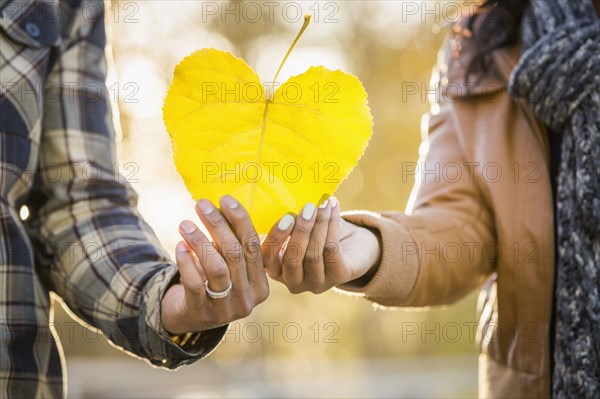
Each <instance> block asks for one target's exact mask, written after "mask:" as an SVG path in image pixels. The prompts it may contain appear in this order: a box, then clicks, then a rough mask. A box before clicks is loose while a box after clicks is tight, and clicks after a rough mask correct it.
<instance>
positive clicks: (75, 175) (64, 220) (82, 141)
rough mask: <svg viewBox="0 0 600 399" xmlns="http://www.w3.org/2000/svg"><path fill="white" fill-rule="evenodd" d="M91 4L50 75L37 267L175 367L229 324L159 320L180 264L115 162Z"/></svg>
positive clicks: (74, 305) (105, 322)
mask: <svg viewBox="0 0 600 399" xmlns="http://www.w3.org/2000/svg"><path fill="white" fill-rule="evenodd" d="M84 4H85V2H84ZM94 4H95V7H88V8H87V11H86V12H85V13H84V12H75V13H73V15H74V18H75V20H74V22H73V27H72V28H71V34H70V37H69V38H68V40H65V41H64V43H63V44H62V47H61V48H60V49H57V51H56V54H55V57H54V62H53V65H52V66H51V68H50V69H49V74H48V78H47V81H46V82H45V87H46V92H47V93H48V95H46V96H45V97H44V118H43V122H42V135H41V139H40V144H39V145H40V148H39V154H40V156H39V164H38V167H37V173H36V180H37V181H36V183H35V186H36V187H37V189H36V192H35V194H34V195H33V196H32V198H31V200H30V209H31V217H30V220H29V222H28V229H29V232H30V236H31V237H32V241H33V244H34V245H35V248H36V256H37V263H38V266H37V269H38V270H37V271H38V273H39V275H40V276H41V278H42V280H43V282H44V284H46V286H47V287H48V288H49V289H50V290H52V291H54V292H56V293H57V294H58V295H59V296H60V297H61V298H62V299H63V300H64V302H65V303H66V304H67V306H68V307H69V308H70V309H71V310H72V311H73V312H74V313H75V314H76V315H77V316H78V317H79V318H81V320H83V321H84V322H85V323H88V324H89V325H91V326H93V327H96V328H98V329H100V330H101V331H102V332H103V333H104V334H105V335H106V336H107V337H108V338H109V339H110V340H111V341H112V342H113V343H114V344H116V345H117V346H119V347H121V348H122V349H124V350H125V351H128V352H130V353H132V354H134V355H137V356H139V357H142V358H144V359H147V360H149V361H150V362H151V363H152V364H154V365H158V366H162V367H166V368H176V367H178V366H180V365H183V364H187V363H191V362H193V361H195V360H197V359H200V358H202V357H204V356H206V355H207V354H208V353H210V352H211V351H212V350H213V349H214V348H215V347H216V346H217V344H218V343H219V342H220V340H221V338H222V337H223V335H224V333H225V331H226V329H227V326H223V327H219V328H215V329H212V330H207V331H204V332H202V333H198V334H194V335H193V336H189V335H188V336H185V337H171V336H170V335H169V333H168V332H167V331H166V330H165V329H164V327H163V326H162V323H161V315H160V312H161V309H160V303H161V298H162V296H163V294H164V292H165V291H166V289H167V288H168V287H169V285H170V284H175V283H177V282H178V278H179V276H178V271H177V267H176V265H174V264H173V263H172V262H171V261H170V260H169V257H168V255H167V254H166V252H165V251H164V249H163V248H162V247H161V245H160V243H159V242H158V240H157V238H156V236H155V234H154V232H153V231H152V229H151V228H150V227H149V226H148V225H147V224H146V223H145V222H144V220H143V219H142V218H141V216H140V215H139V213H138V211H137V209H136V203H137V196H136V193H135V192H134V191H133V189H132V188H131V186H130V185H129V184H128V183H127V182H126V181H125V180H124V178H123V177H122V176H121V175H119V173H118V172H117V170H115V169H117V168H116V167H115V165H116V160H115V142H114V141H115V133H114V126H113V122H112V116H111V111H110V102H109V95H108V93H107V88H106V84H105V80H106V72H107V61H106V56H105V44H106V34H105V27H104V21H103V13H102V12H101V10H103V2H102V1H97V2H95V3H94ZM94 9H95V10H98V15H95V18H92V17H94V16H91V15H90V12H89V11H90V10H94ZM52 58H53V57H50V59H52ZM178 343H179V344H178Z"/></svg>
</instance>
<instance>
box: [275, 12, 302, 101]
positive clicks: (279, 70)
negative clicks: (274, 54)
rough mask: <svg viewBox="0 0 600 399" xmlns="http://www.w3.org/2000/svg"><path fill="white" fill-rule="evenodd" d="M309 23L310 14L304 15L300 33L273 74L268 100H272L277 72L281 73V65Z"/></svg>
mask: <svg viewBox="0 0 600 399" xmlns="http://www.w3.org/2000/svg"><path fill="white" fill-rule="evenodd" d="M309 23H310V14H306V15H305V16H304V24H302V28H300V32H298V35H296V38H295V39H294V42H293V43H292V45H291V46H290V48H289V49H288V51H287V53H285V57H283V60H282V61H281V64H279V69H278V70H277V73H275V77H274V78H273V84H272V85H271V90H269V91H270V93H269V99H273V95H274V92H273V89H274V88H275V82H277V77H278V76H279V72H281V69H282V68H283V64H285V62H286V61H287V59H288V57H289V56H290V53H291V52H292V50H293V49H294V47H296V44H298V41H299V40H300V38H301V37H302V34H303V33H304V31H305V30H306V28H308V24H309Z"/></svg>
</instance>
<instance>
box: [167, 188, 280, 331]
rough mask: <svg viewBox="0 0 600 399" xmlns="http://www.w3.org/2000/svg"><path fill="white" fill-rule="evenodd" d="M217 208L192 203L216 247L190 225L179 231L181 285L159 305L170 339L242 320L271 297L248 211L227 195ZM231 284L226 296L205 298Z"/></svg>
mask: <svg viewBox="0 0 600 399" xmlns="http://www.w3.org/2000/svg"><path fill="white" fill-rule="evenodd" d="M220 205H221V211H219V210H218V209H217V208H216V207H215V206H214V205H213V204H212V203H211V202H210V201H207V200H200V201H198V203H197V204H196V212H197V213H198V215H199V216H200V220H201V221H202V223H203V224H204V225H205V226H206V228H207V229H208V231H209V233H210V235H211V237H212V238H213V240H214V242H212V241H211V240H209V239H208V238H207V237H206V236H205V235H204V234H203V233H202V231H200V229H199V228H198V227H196V225H195V224H194V223H192V222H190V221H187V220H186V221H183V222H182V223H181V224H180V226H179V232H180V234H181V235H182V237H183V239H184V240H185V242H180V243H179V244H177V250H176V252H177V253H176V260H177V267H178V268H179V272H180V274H181V282H180V284H175V285H173V286H171V287H170V288H169V289H168V290H167V292H165V295H164V296H163V299H162V302H161V317H162V323H163V325H164V327H165V328H166V329H167V330H168V331H169V332H170V333H172V334H182V333H187V332H198V331H204V330H207V329H211V328H215V327H218V326H220V325H224V324H227V323H229V322H232V321H234V320H237V319H241V318H243V317H246V316H248V315H249V314H250V313H251V312H252V310H253V309H254V307H255V306H257V305H258V304H260V303H261V302H263V301H264V300H265V299H267V297H268V296H269V284H268V281H267V277H266V274H265V271H264V266H263V258H262V254H261V250H260V239H259V237H258V234H256V231H255V229H254V226H253V225H252V221H251V220H250V216H249V215H248V212H246V210H245V209H244V207H243V206H242V205H241V204H240V203H239V202H237V201H236V200H235V199H234V198H233V197H231V196H228V195H226V196H224V197H222V198H221V201H220ZM205 282H208V283H207V287H205ZM230 284H231V292H229V294H228V295H227V296H225V297H223V298H213V297H211V296H209V295H208V294H209V292H210V291H213V292H226V291H227V290H228V287H229V286H230ZM207 288H208V290H210V291H207Z"/></svg>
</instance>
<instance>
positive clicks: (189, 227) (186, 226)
mask: <svg viewBox="0 0 600 399" xmlns="http://www.w3.org/2000/svg"><path fill="white" fill-rule="evenodd" d="M179 227H180V228H181V230H183V232H184V233H185V234H192V233H193V232H194V231H196V226H195V225H194V223H192V222H190V221H188V220H184V221H183V222H181V224H180V225H179Z"/></svg>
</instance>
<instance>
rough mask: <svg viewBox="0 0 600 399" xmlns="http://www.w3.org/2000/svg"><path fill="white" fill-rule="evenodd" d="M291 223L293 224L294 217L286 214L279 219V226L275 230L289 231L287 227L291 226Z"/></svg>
mask: <svg viewBox="0 0 600 399" xmlns="http://www.w3.org/2000/svg"><path fill="white" fill-rule="evenodd" d="M292 223H294V217H293V216H292V215H290V214H289V213H288V214H286V215H285V216H284V217H282V218H281V220H280V221H279V224H278V225H277V228H278V229H279V230H281V231H284V230H287V229H289V227H290V226H291V225H292Z"/></svg>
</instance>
